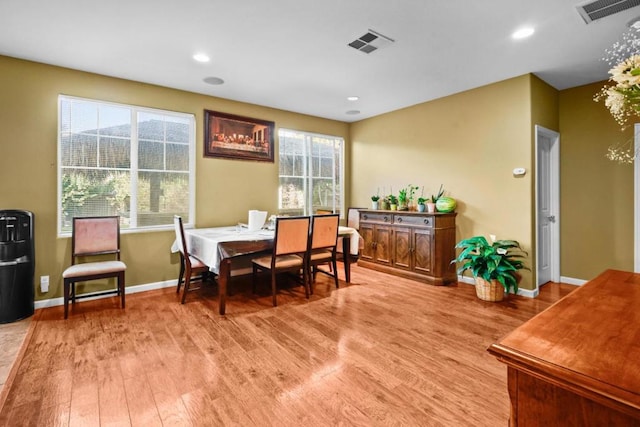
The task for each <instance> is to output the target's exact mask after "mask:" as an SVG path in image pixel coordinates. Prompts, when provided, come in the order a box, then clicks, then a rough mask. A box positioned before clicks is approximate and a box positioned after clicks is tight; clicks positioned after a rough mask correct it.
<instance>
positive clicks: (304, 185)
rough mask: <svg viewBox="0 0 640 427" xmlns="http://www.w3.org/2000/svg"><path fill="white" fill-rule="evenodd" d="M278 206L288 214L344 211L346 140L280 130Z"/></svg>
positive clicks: (281, 211)
mask: <svg viewBox="0 0 640 427" xmlns="http://www.w3.org/2000/svg"><path fill="white" fill-rule="evenodd" d="M278 137H279V138H278V139H279V153H280V188H279V195H278V209H279V210H280V213H283V214H289V215H311V214H314V213H316V212H317V211H318V210H327V211H333V212H343V211H344V206H343V196H342V195H343V193H344V192H343V182H344V165H343V157H344V155H343V152H344V140H343V139H342V138H339V137H335V136H328V135H318V134H313V133H306V132H298V131H293V130H287V129H280V131H279V132H278Z"/></svg>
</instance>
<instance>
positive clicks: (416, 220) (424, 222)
mask: <svg viewBox="0 0 640 427" xmlns="http://www.w3.org/2000/svg"><path fill="white" fill-rule="evenodd" d="M393 222H394V224H402V225H421V226H422V227H433V222H434V218H433V217H432V216H422V215H420V216H418V215H394V217H393Z"/></svg>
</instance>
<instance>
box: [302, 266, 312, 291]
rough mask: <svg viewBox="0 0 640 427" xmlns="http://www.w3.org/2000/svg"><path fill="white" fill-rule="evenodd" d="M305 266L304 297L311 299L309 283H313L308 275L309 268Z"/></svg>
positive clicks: (303, 277) (303, 268) (303, 275)
mask: <svg viewBox="0 0 640 427" xmlns="http://www.w3.org/2000/svg"><path fill="white" fill-rule="evenodd" d="M305 264H306V263H304V264H303V265H302V284H303V285H304V296H305V297H307V299H309V294H310V293H311V291H310V286H309V282H311V278H310V277H309V274H308V271H309V267H308V266H307V265H305Z"/></svg>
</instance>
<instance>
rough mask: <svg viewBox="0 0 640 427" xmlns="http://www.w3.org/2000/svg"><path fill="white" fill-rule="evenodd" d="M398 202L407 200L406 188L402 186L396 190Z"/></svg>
mask: <svg viewBox="0 0 640 427" xmlns="http://www.w3.org/2000/svg"><path fill="white" fill-rule="evenodd" d="M398 202H400V203H406V202H407V189H406V188H403V189H402V190H400V191H399V192H398Z"/></svg>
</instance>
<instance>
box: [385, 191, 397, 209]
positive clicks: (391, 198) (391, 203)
mask: <svg viewBox="0 0 640 427" xmlns="http://www.w3.org/2000/svg"><path fill="white" fill-rule="evenodd" d="M387 200H388V201H389V209H391V210H392V211H395V210H398V198H397V197H396V196H394V195H393V194H389V195H388V196H387Z"/></svg>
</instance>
